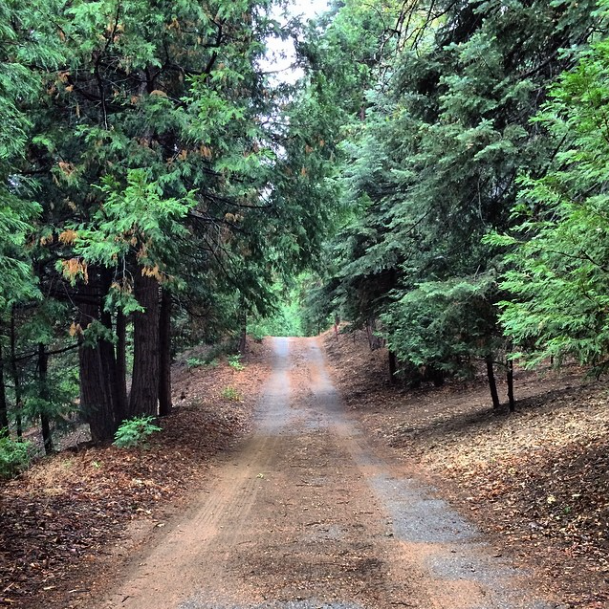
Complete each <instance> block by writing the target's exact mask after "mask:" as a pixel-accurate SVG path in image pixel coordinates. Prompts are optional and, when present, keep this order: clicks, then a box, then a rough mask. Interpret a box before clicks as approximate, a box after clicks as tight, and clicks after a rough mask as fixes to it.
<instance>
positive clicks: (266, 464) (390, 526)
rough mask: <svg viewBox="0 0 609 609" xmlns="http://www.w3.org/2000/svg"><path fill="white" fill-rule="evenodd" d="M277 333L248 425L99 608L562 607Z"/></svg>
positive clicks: (296, 343) (303, 347)
mask: <svg viewBox="0 0 609 609" xmlns="http://www.w3.org/2000/svg"><path fill="white" fill-rule="evenodd" d="M273 341H274V342H273V347H274V373H273V375H272V377H271V378H270V380H269V382H268V384H267V386H266V388H265V390H264V393H263V396H262V397H261V399H260V403H259V407H258V410H257V413H256V425H255V430H254V432H253V433H252V434H251V435H250V437H249V438H248V439H247V440H246V441H244V442H243V443H242V444H241V445H239V446H238V447H237V448H235V449H234V450H233V451H232V452H231V453H230V454H227V455H225V456H224V458H223V459H222V460H220V461H219V462H218V464H217V465H216V467H215V469H214V478H213V480H212V482H211V483H210V484H209V485H208V487H207V488H206V490H205V492H204V493H202V494H201V495H200V496H199V497H196V498H193V502H192V506H191V507H190V508H189V510H188V511H187V512H186V513H185V514H183V516H182V517H181V518H180V519H178V520H177V521H175V522H173V523H169V524H168V525H167V526H166V527H165V528H164V529H163V532H162V533H160V534H159V535H158V536H157V538H156V541H155V542H154V544H153V545H152V546H151V547H149V548H148V549H147V550H146V551H145V552H144V553H142V554H141V555H139V556H138V557H136V559H135V560H134V561H133V562H132V564H131V565H130V566H129V567H128V568H127V569H126V570H125V573H124V574H123V579H122V581H119V582H117V583H116V586H115V587H114V588H113V589H112V590H110V591H109V592H108V595H107V596H106V598H104V599H102V600H100V602H99V604H98V605H97V607H98V609H118V608H121V609H263V608H264V609H395V608H396V607H397V608H400V607H406V608H415V609H552V608H555V607H558V605H556V604H554V603H552V602H550V601H548V600H545V599H542V598H538V597H537V596H536V594H535V592H534V590H532V586H533V584H532V582H531V581H530V580H529V578H528V576H527V574H526V573H523V572H520V571H518V569H516V568H514V566H512V565H510V564H508V563H507V562H506V561H505V559H503V558H502V557H501V556H499V555H497V554H496V553H495V552H494V551H493V549H492V548H491V547H489V546H488V545H487V544H486V543H485V541H484V539H482V538H481V536H480V534H479V532H478V531H477V530H476V529H475V528H474V527H473V525H472V524H470V523H468V522H467V521H466V520H464V519H463V518H462V517H461V516H460V515H459V514H457V513H456V512H455V511H453V510H452V509H451V508H450V506H449V505H447V504H446V503H445V502H443V501H442V500H440V499H438V498H437V497H436V496H435V494H434V489H432V488H430V487H427V486H426V485H425V484H423V483H422V482H421V481H418V480H414V479H412V478H409V477H408V474H407V472H406V471H405V469H404V468H403V465H400V464H397V463H393V462H391V460H390V459H388V458H387V457H384V458H382V457H381V456H379V455H378V454H377V453H376V452H375V450H374V449H373V447H372V446H371V445H370V444H369V442H368V441H367V439H366V438H365V437H364V436H363V434H362V433H361V431H360V429H359V428H358V427H357V425H356V424H355V423H354V422H353V421H352V420H351V419H350V417H349V415H348V413H346V412H345V411H344V409H343V406H342V403H341V400H340V396H339V395H338V394H337V392H336V391H335V389H334V388H333V386H332V383H331V381H330V379H329V377H328V374H327V371H326V368H325V365H324V358H323V354H322V352H321V350H320V347H319V344H318V342H317V340H316V339H279V338H278V339H273Z"/></svg>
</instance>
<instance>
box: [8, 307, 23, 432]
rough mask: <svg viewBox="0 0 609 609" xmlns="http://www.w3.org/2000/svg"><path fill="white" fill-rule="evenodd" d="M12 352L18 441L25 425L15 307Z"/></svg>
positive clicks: (11, 338)
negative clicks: (18, 361) (22, 413)
mask: <svg viewBox="0 0 609 609" xmlns="http://www.w3.org/2000/svg"><path fill="white" fill-rule="evenodd" d="M10 350H11V360H10V362H11V375H12V377H13V386H14V388H15V425H16V427H17V439H18V440H21V439H22V438H23V423H22V420H21V408H22V405H23V404H22V402H21V377H20V375H19V368H18V367H17V329H16V327H15V307H14V306H13V308H12V309H11V337H10Z"/></svg>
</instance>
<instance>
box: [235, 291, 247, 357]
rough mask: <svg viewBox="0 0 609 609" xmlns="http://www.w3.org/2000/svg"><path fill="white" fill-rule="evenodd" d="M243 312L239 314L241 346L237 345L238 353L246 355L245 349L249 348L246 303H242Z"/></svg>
mask: <svg viewBox="0 0 609 609" xmlns="http://www.w3.org/2000/svg"><path fill="white" fill-rule="evenodd" d="M239 306H240V309H241V312H240V313H239V344H238V345H237V351H238V352H239V353H240V354H241V355H245V349H246V347H247V311H246V310H245V303H244V302H243V301H241V303H240V305H239Z"/></svg>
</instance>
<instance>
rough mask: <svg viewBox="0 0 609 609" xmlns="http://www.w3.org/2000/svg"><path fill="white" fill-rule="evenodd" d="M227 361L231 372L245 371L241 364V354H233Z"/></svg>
mask: <svg viewBox="0 0 609 609" xmlns="http://www.w3.org/2000/svg"><path fill="white" fill-rule="evenodd" d="M227 360H228V365H229V366H230V367H231V368H232V369H233V370H237V371H238V372H241V371H242V370H245V366H244V365H243V364H242V363H241V354H240V353H235V354H233V355H229V356H228V358H227Z"/></svg>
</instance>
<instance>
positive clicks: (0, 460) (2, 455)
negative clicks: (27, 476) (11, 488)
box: [0, 433, 30, 478]
mask: <svg viewBox="0 0 609 609" xmlns="http://www.w3.org/2000/svg"><path fill="white" fill-rule="evenodd" d="M29 462H30V455H29V443H28V442H17V441H16V440H13V439H12V438H11V437H9V436H8V434H2V433H0V478H12V477H13V476H16V475H18V474H19V473H21V472H22V471H23V470H24V469H26V468H27V466H28V465H29Z"/></svg>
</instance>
